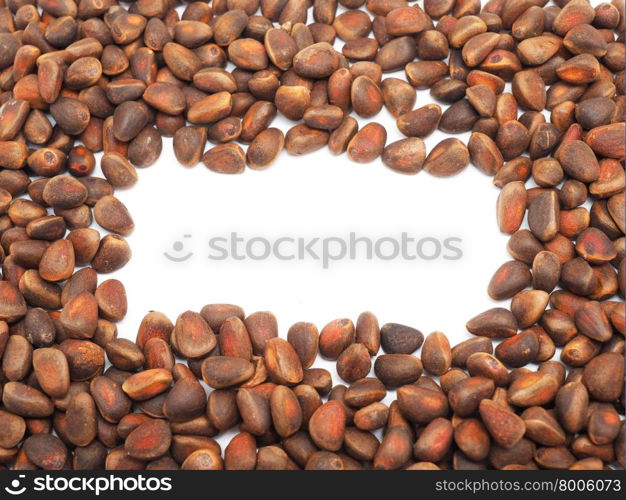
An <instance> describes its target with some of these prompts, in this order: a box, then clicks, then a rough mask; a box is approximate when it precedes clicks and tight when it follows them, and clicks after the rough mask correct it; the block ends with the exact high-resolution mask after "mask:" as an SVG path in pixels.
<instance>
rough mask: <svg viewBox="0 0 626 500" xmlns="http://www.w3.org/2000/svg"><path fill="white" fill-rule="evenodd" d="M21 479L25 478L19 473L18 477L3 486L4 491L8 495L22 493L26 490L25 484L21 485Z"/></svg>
mask: <svg viewBox="0 0 626 500" xmlns="http://www.w3.org/2000/svg"><path fill="white" fill-rule="evenodd" d="M22 479H26V476H25V475H24V474H20V475H19V476H18V479H13V480H12V481H11V484H10V485H9V486H5V488H4V491H6V492H7V493H8V494H9V495H13V496H18V495H21V494H22V493H25V492H26V489H27V488H26V486H22V482H21V480H22Z"/></svg>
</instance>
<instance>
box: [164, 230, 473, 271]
mask: <svg viewBox="0 0 626 500" xmlns="http://www.w3.org/2000/svg"><path fill="white" fill-rule="evenodd" d="M204 241H205V242H206V246H205V247H204V248H201V249H200V250H197V249H196V247H197V246H198V245H197V244H195V241H194V236H193V235H192V234H185V235H183V237H182V238H180V237H179V238H176V240H175V241H174V242H173V243H172V244H171V245H170V246H169V249H168V250H166V251H164V252H163V256H164V257H165V258H166V259H168V260H169V261H171V262H187V261H189V260H190V259H192V258H194V257H196V256H197V255H198V254H199V255H200V256H201V257H204V258H208V259H209V260H215V261H226V260H234V261H244V260H251V261H266V260H269V259H273V260H279V261H314V262H319V263H320V265H321V266H322V267H323V268H324V269H328V268H330V267H331V265H332V264H333V263H337V262H340V261H345V260H353V261H356V260H368V261H371V260H379V261H394V260H405V261H420V260H421V261H434V260H439V259H443V260H446V261H455V260H460V259H462V258H463V249H462V246H461V245H462V243H463V239H462V238H460V237H458V236H448V237H445V238H441V237H435V236H414V235H410V234H409V233H407V232H402V233H398V234H395V235H389V236H382V237H371V236H366V235H360V234H358V233H356V232H350V233H348V234H347V235H345V236H341V235H340V236H310V237H302V236H278V237H273V238H268V237H265V236H247V235H242V234H239V233H237V232H231V233H229V234H223V235H218V236H213V237H211V238H209V239H208V240H204Z"/></svg>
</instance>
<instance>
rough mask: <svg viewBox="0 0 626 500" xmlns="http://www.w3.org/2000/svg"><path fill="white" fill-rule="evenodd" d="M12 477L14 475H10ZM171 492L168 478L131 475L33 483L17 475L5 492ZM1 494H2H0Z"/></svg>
mask: <svg viewBox="0 0 626 500" xmlns="http://www.w3.org/2000/svg"><path fill="white" fill-rule="evenodd" d="M13 477H14V476H13ZM171 490H172V479H171V478H169V477H150V476H143V475H141V474H140V475H138V476H130V477H119V476H115V475H112V474H110V475H106V476H98V477H93V476H92V477H85V476H80V477H64V476H50V475H45V476H37V477H34V478H32V482H31V483H30V484H29V482H28V481H27V480H26V475H24V474H20V475H19V476H18V477H17V478H14V479H12V480H11V481H10V483H9V485H8V486H5V487H4V491H5V492H6V493H8V494H9V495H11V496H13V497H18V496H21V495H23V494H28V493H29V492H33V491H34V492H47V493H51V492H83V493H93V494H95V495H96V496H99V495H100V494H102V493H105V492H115V491H119V492H135V493H137V492H151V493H156V492H168V491H171ZM0 495H1V493H0Z"/></svg>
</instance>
